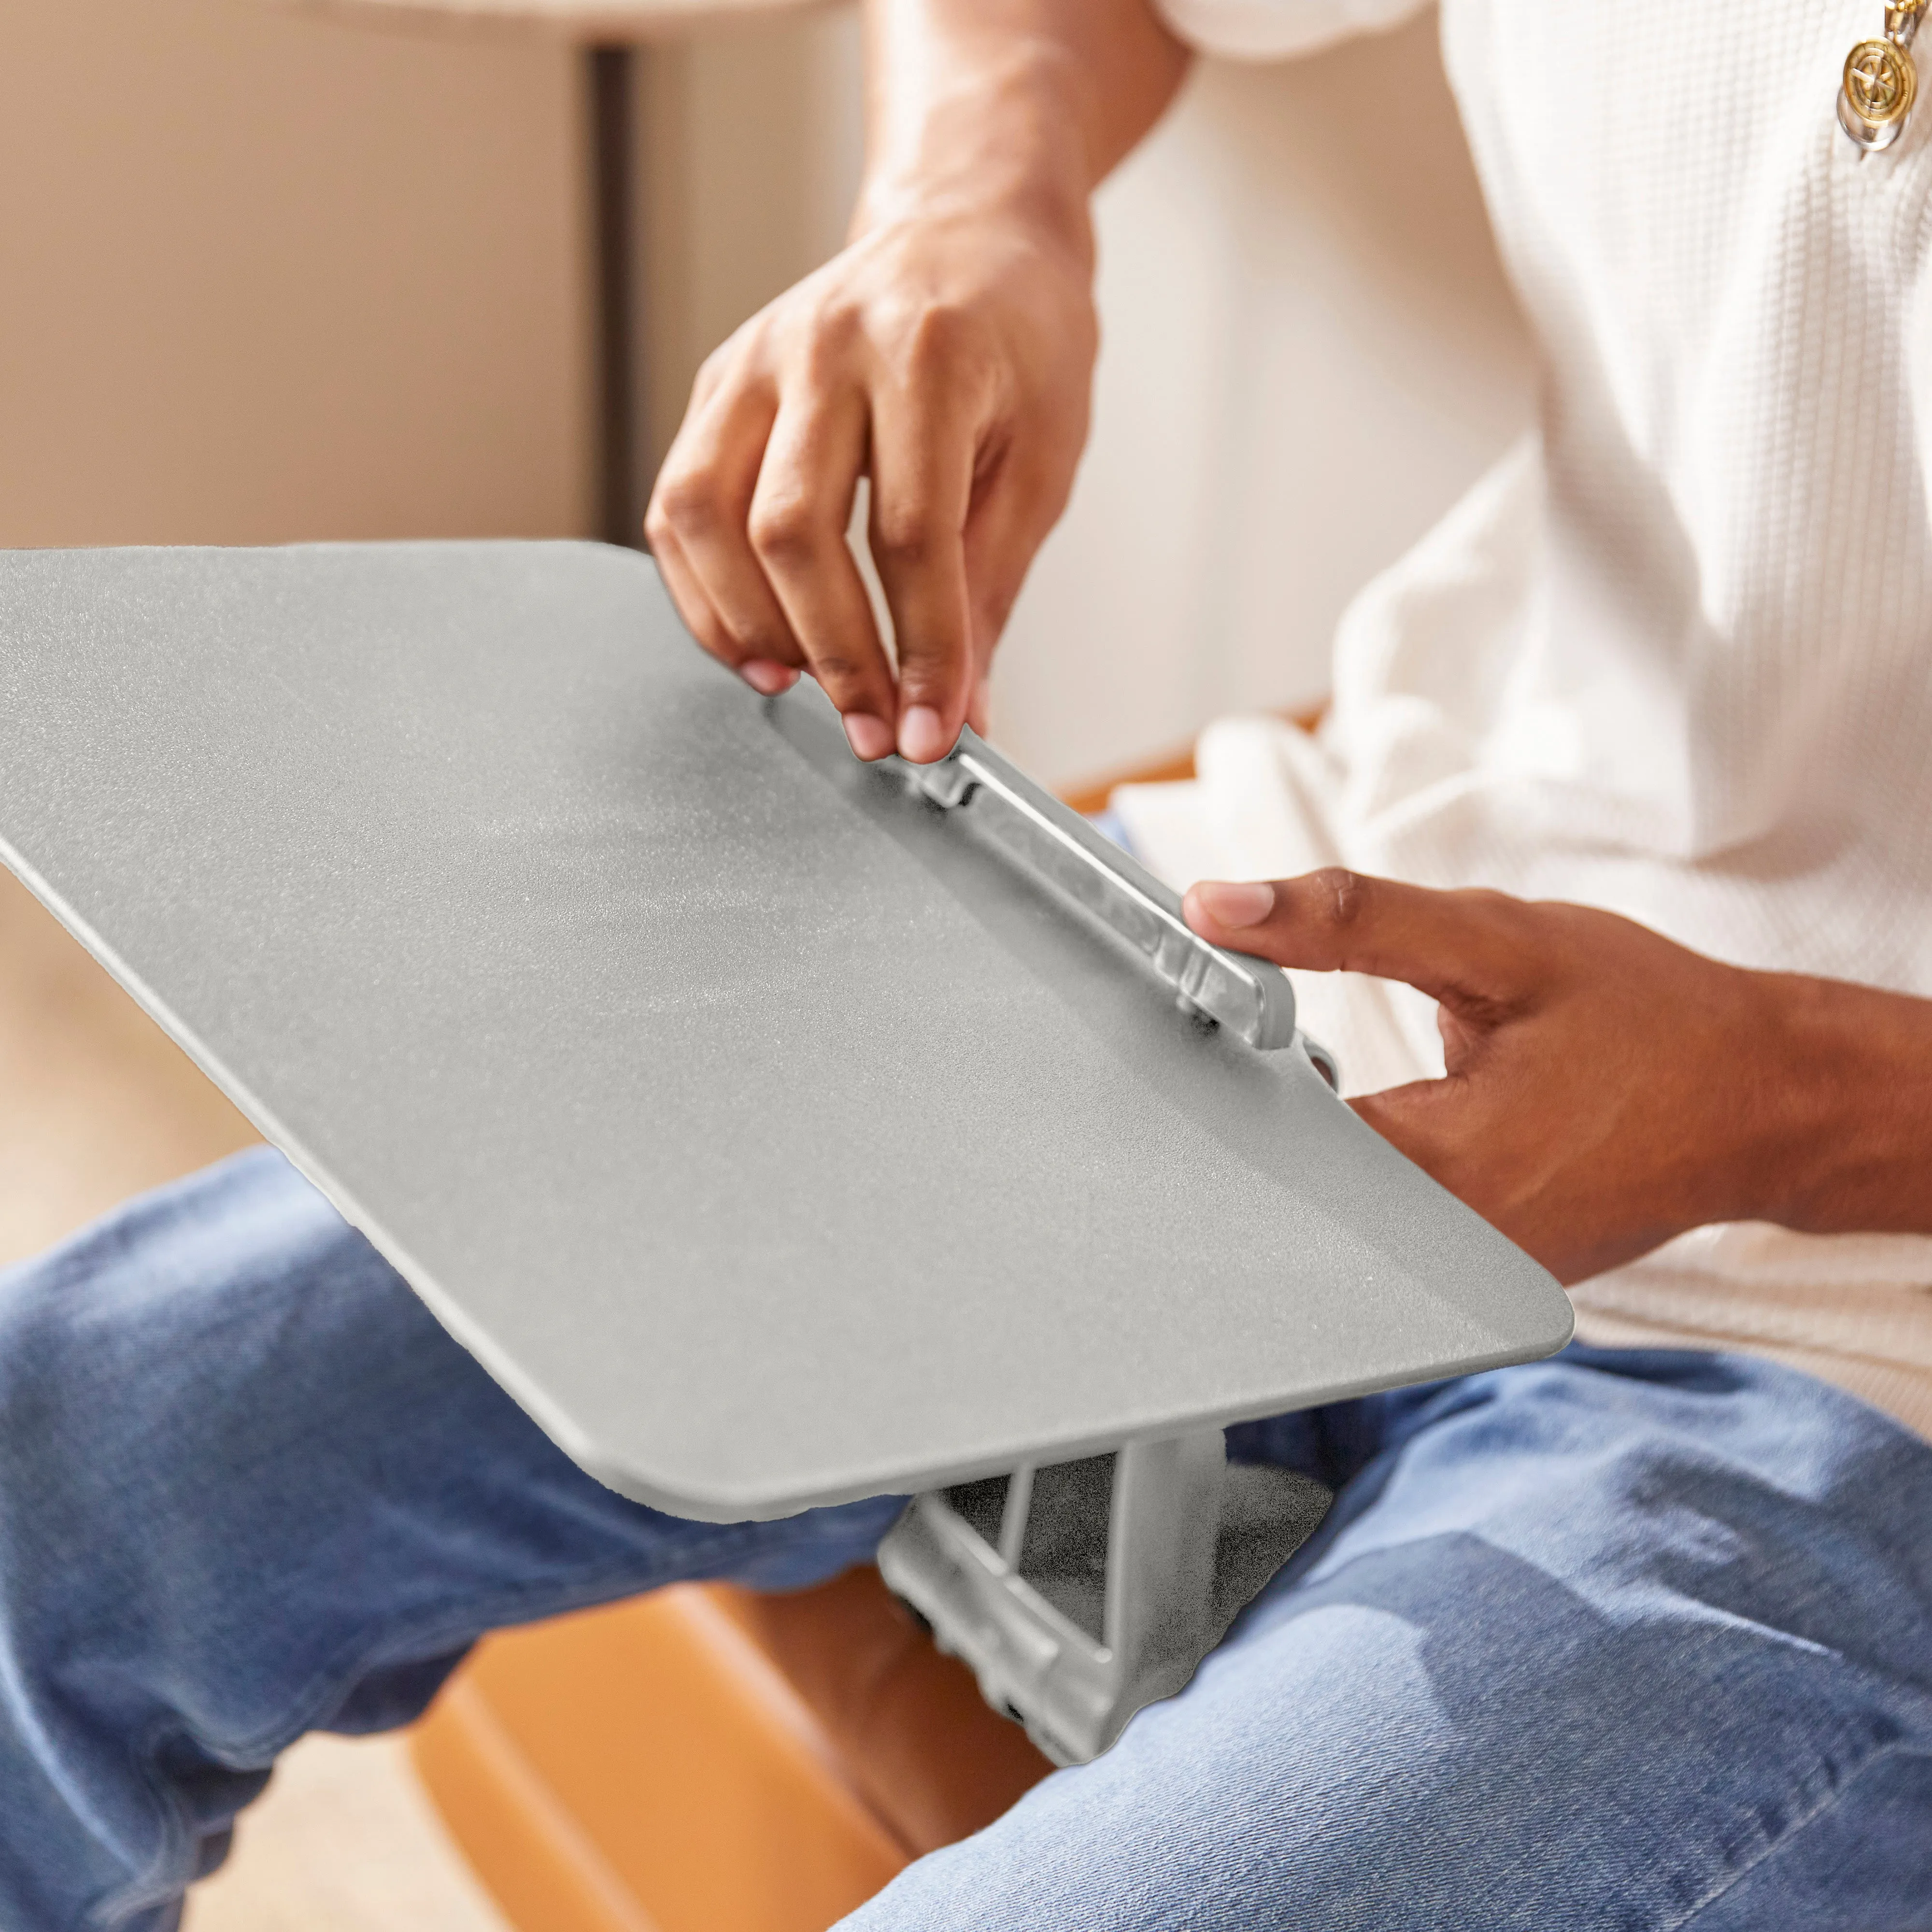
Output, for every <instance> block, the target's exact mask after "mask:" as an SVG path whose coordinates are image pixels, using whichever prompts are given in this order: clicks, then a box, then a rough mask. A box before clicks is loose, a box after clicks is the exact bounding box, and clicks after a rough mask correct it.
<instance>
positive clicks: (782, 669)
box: [738, 658, 798, 697]
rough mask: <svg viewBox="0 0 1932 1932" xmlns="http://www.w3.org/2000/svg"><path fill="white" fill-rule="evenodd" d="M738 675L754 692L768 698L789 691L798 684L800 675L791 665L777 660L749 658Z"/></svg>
mask: <svg viewBox="0 0 1932 1932" xmlns="http://www.w3.org/2000/svg"><path fill="white" fill-rule="evenodd" d="M738 675H739V676H740V677H742V679H744V680H745V682H746V683H747V684H748V685H750V686H751V688H752V689H753V690H754V691H761V692H762V693H763V694H764V695H765V696H766V697H777V695H778V693H779V692H780V691H789V690H790V688H792V686H793V685H795V684H796V683H797V682H798V673H797V672H796V671H795V670H793V668H792V667H791V666H790V664H780V663H779V662H778V660H777V659H776V658H746V659H745V661H744V662H743V663H742V664H740V665H739V667H738Z"/></svg>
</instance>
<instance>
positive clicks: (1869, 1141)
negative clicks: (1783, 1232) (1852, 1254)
mask: <svg viewBox="0 0 1932 1932" xmlns="http://www.w3.org/2000/svg"><path fill="white" fill-rule="evenodd" d="M1753 977H1754V978H1756V979H1757V980H1760V983H1761V984H1762V986H1763V989H1764V990H1765V992H1766V995H1768V1004H1769V1010H1770V1013H1771V1014H1772V1024H1771V1026H1770V1028H1769V1031H1768V1037H1767V1046H1768V1047H1769V1049H1770V1050H1769V1051H1768V1052H1766V1055H1765V1056H1764V1062H1763V1068H1762V1070H1760V1072H1759V1073H1757V1076H1756V1079H1755V1081H1754V1085H1755V1086H1756V1088H1757V1100H1758V1103H1759V1104H1758V1107H1757V1112H1758V1114H1759V1115H1760V1118H1762V1119H1763V1120H1765V1121H1767V1122H1769V1124H1770V1128H1771V1131H1770V1132H1769V1133H1768V1134H1767V1135H1766V1136H1764V1138H1763V1142H1762V1143H1761V1145H1760V1147H1759V1148H1757V1150H1756V1154H1757V1160H1756V1162H1755V1169H1756V1173H1755V1180H1754V1184H1753V1187H1752V1190H1751V1193H1752V1196H1753V1198H1752V1199H1751V1202H1750V1204H1749V1205H1748V1209H1747V1211H1746V1212H1745V1214H1742V1215H1739V1216H1738V1217H1736V1218H1739V1219H1751V1220H1766V1221H1772V1222H1775V1223H1778V1225H1779V1226H1783V1227H1787V1228H1791V1229H1796V1230H1798V1231H1799V1232H1804V1233H1809V1234H1849V1233H1857V1232H1928V1231H1932V1186H1928V1184H1927V1173H1928V1172H1932V1001H1924V1000H1917V999H1913V998H1909V996H1907V995H1903V994H1898V993H1888V992H1881V991H1879V989H1876V988H1875V987H1870V986H1856V985H1853V984H1852V983H1849V982H1847V981H1843V980H1821V979H1812V978H1808V977H1805V976H1802V975H1800V974H1761V975H1754V976H1753Z"/></svg>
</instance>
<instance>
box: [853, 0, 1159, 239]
mask: <svg viewBox="0 0 1932 1932" xmlns="http://www.w3.org/2000/svg"><path fill="white" fill-rule="evenodd" d="M866 34H867V49H866V55H867V63H866V64H867V142H866V166H865V182H864V186H863V188H862V192H861V193H860V196H859V205H858V209H857V211H856V214H855V215H854V217H853V233H854V235H855V236H857V235H860V234H863V233H866V232H867V231H868V230H869V229H871V228H872V227H874V226H876V225H877V224H878V223H880V222H882V221H885V220H890V219H891V218H892V216H893V215H894V214H895V212H897V211H899V210H900V209H901V208H904V207H905V206H907V205H909V204H916V205H919V206H920V207H922V208H931V207H932V206H933V205H935V203H937V204H938V205H941V206H944V205H959V206H968V205H983V204H985V203H986V202H989V201H998V200H1007V201H1011V202H1015V203H1016V204H1019V205H1025V206H1026V207H1027V208H1029V209H1030V210H1031V211H1034V212H1035V213H1037V214H1039V215H1040V216H1041V217H1043V218H1044V219H1045V220H1046V221H1047V222H1048V223H1049V224H1050V225H1052V226H1055V228H1057V229H1058V230H1059V231H1061V233H1063V235H1064V236H1065V237H1066V238H1067V239H1068V240H1069V241H1070V242H1072V243H1073V245H1076V246H1077V247H1079V248H1081V249H1082V250H1083V251H1091V230H1090V229H1089V227H1088V217H1087V201H1088V196H1089V195H1090V194H1091V192H1092V190H1093V189H1094V187H1095V186H1096V185H1097V184H1098V183H1099V181H1100V180H1101V178H1103V176H1104V175H1106V173H1107V172H1108V171H1109V169H1111V168H1112V166H1114V165H1115V163H1116V162H1118V160H1120V159H1121V157H1122V156H1123V155H1124V154H1127V152H1128V151H1129V150H1130V148H1133V145H1135V143H1136V142H1138V141H1139V139H1140V138H1141V136H1142V135H1143V134H1145V133H1146V132H1147V130H1148V128H1150V127H1151V126H1152V125H1153V124H1154V122H1155V121H1157V119H1158V118H1160V114H1161V113H1162V111H1163V110H1164V109H1165V108H1166V106H1167V104H1168V103H1169V101H1171V100H1172V98H1173V97H1174V94H1175V89H1177V88H1178V86H1180V83H1181V77H1182V76H1183V75H1184V74H1185V73H1186V71H1187V65H1188V58H1189V56H1188V55H1187V50H1186V49H1184V47H1183V46H1181V43H1180V42H1179V41H1178V40H1176V39H1175V37H1174V36H1173V35H1172V34H1170V33H1169V31H1167V29H1166V27H1165V26H1163V25H1162V24H1161V23H1160V20H1159V18H1158V17H1157V16H1156V14H1155V13H1154V10H1153V7H1152V6H1151V0H870V4H869V5H868V13H867V22H866Z"/></svg>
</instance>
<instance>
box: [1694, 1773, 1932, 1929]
mask: <svg viewBox="0 0 1932 1932" xmlns="http://www.w3.org/2000/svg"><path fill="white" fill-rule="evenodd" d="M1921 1755H1922V1754H1921V1752H1920V1751H1919V1750H1918V1748H1917V1747H1915V1746H1914V1745H1906V1744H1888V1745H1881V1746H1880V1747H1879V1748H1878V1749H1877V1750H1876V1751H1873V1752H1872V1753H1870V1754H1869V1755H1868V1756H1867V1757H1863V1758H1861V1759H1860V1760H1859V1761H1858V1767H1857V1769H1855V1771H1853V1772H1852V1774H1851V1775H1850V1776H1849V1778H1843V1779H1841V1780H1840V1781H1839V1782H1838V1785H1837V1786H1836V1787H1835V1788H1834V1789H1833V1790H1830V1791H1828V1792H1827V1793H1826V1794H1825V1795H1824V1796H1823V1797H1822V1798H1821V1799H1819V1800H1818V1802H1817V1804H1815V1805H1813V1806H1812V1807H1811V1810H1809V1811H1807V1812H1806V1813H1805V1815H1804V1817H1802V1818H1800V1819H1799V1820H1796V1822H1795V1823H1793V1824H1792V1825H1791V1826H1790V1827H1789V1829H1787V1830H1785V1831H1784V1832H1781V1833H1779V1835H1778V1837H1777V1838H1775V1839H1774V1840H1773V1841H1772V1842H1771V1843H1769V1844H1768V1845H1766V1846H1765V1847H1764V1849H1763V1850H1762V1851H1760V1852H1759V1853H1758V1854H1757V1856H1756V1857H1755V1858H1752V1859H1751V1861H1750V1862H1749V1863H1748V1864H1743V1865H1741V1866H1739V1867H1738V1869H1737V1870H1736V1871H1734V1872H1732V1873H1730V1874H1729V1875H1728V1876H1727V1877H1726V1878H1725V1879H1724V1880H1723V1882H1721V1883H1720V1884H1719V1885H1718V1886H1717V1887H1716V1888H1715V1889H1714V1890H1712V1891H1709V1892H1707V1893H1706V1894H1705V1895H1704V1896H1703V1897H1702V1898H1700V1899H1699V1900H1698V1901H1697V1903H1696V1904H1695V1905H1694V1906H1691V1909H1690V1910H1689V1911H1688V1912H1685V1915H1684V1916H1683V1917H1682V1918H1674V1919H1673V1920H1672V1921H1670V1924H1668V1925H1667V1926H1664V1927H1661V1928H1660V1932H1683V1928H1684V1927H1686V1926H1688V1925H1689V1924H1691V1923H1692V1922H1693V1921H1694V1920H1697V1919H1698V1918H1702V1917H1703V1915H1704V1914H1705V1913H1706V1912H1708V1911H1709V1910H1710V1909H1711V1908H1712V1906H1714V1905H1715V1904H1717V1903H1718V1902H1719V1901H1720V1900H1721V1899H1723V1898H1724V1896H1725V1895H1726V1894H1727V1893H1728V1892H1730V1891H1732V1890H1733V1889H1734V1888H1736V1886H1738V1885H1740V1884H1742V1882H1743V1881H1744V1880H1745V1879H1748V1877H1750V1876H1751V1873H1753V1872H1754V1871H1756V1870H1757V1869H1758V1867H1760V1865H1763V1864H1767V1863H1768V1862H1769V1861H1770V1860H1772V1858H1776V1857H1777V1856H1778V1854H1779V1853H1780V1852H1782V1851H1784V1850H1785V1849H1787V1848H1788V1847H1789V1846H1791V1845H1792V1844H1793V1843H1795V1842H1796V1841H1797V1840H1798V1839H1799V1838H1802V1836H1803V1835H1804V1834H1805V1832H1808V1831H1809V1830H1810V1829H1811V1827H1812V1826H1814V1825H1815V1824H1817V1823H1818V1821H1819V1820H1820V1819H1822V1818H1825V1817H1829V1815H1830V1814H1832V1812H1834V1811H1836V1810H1837V1809H1838V1807H1839V1806H1840V1805H1842V1804H1843V1802H1845V1800H1846V1799H1847V1798H1849V1796H1851V1794H1852V1787H1854V1786H1855V1785H1856V1784H1858V1781H1859V1780H1860V1779H1861V1778H1863V1777H1864V1775H1865V1773H1866V1772H1868V1771H1870V1770H1871V1769H1873V1767H1874V1766H1878V1765H1881V1764H1884V1763H1887V1762H1888V1760H1891V1759H1892V1758H1895V1757H1919V1756H1921Z"/></svg>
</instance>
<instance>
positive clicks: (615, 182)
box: [586, 46, 643, 547]
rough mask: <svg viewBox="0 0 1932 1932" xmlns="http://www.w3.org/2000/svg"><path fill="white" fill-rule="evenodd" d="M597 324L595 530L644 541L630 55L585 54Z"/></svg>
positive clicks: (610, 50)
mask: <svg viewBox="0 0 1932 1932" xmlns="http://www.w3.org/2000/svg"><path fill="white" fill-rule="evenodd" d="M586 61H587V64H588V66H589V94H590V117H589V118H590V171H591V210H592V246H593V259H594V262H595V309H596V314H595V323H596V365H597V366H596V377H597V423H596V434H597V443H596V487H597V533H598V535H599V536H601V538H603V539H604V541H605V542H606V543H613V544H630V545H631V546H632V547H636V546H637V545H639V544H642V542H643V527H642V526H643V504H642V503H641V502H640V501H639V500H638V494H639V493H638V488H637V469H638V464H637V441H638V437H637V429H638V422H637V417H638V411H637V360H638V351H637V289H636V285H635V284H636V255H637V250H636V214H635V210H634V197H635V193H636V175H635V172H634V171H635V168H636V154H635V148H636V107H635V98H634V79H635V76H636V71H637V55H636V53H635V52H634V49H631V48H630V47H628V46H593V47H592V48H590V49H589V50H588V52H587V55H586Z"/></svg>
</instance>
